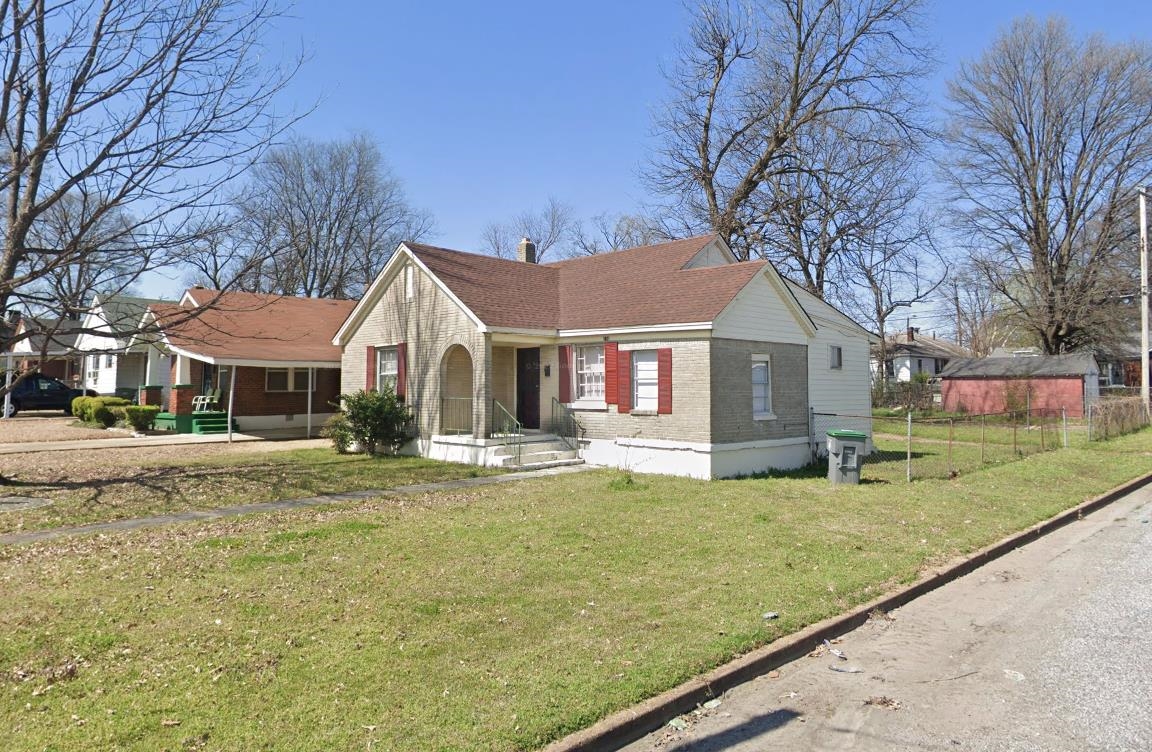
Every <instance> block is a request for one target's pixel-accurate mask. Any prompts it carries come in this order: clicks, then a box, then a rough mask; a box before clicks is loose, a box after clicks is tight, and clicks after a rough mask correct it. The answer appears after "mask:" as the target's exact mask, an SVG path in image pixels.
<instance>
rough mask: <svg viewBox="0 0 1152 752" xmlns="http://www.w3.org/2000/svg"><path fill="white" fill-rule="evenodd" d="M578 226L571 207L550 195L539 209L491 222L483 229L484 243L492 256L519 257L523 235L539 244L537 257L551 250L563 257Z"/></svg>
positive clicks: (482, 239)
mask: <svg viewBox="0 0 1152 752" xmlns="http://www.w3.org/2000/svg"><path fill="white" fill-rule="evenodd" d="M576 227H577V224H576V220H575V219H574V217H573V214H572V209H571V207H569V206H568V205H567V204H565V203H563V202H561V201H559V200H558V199H556V198H552V197H550V198H549V199H548V202H547V203H546V204H545V205H544V207H543V208H542V209H540V210H538V211H537V210H530V211H525V212H523V213H521V214H519V215H518V216H516V217H515V218H513V219H512V220H510V221H506V222H491V223H489V224H488V225H487V226H486V227H485V228H484V230H483V231H482V232H481V235H480V247H481V250H483V251H484V253H487V254H489V255H492V256H498V257H500V258H509V259H510V258H516V246H517V244H518V243H519V242H520V239H521V238H530V239H531V240H532V242H534V243H535V244H536V260H537V261H542V260H543V259H544V257H545V256H546V255H548V254H549V253H550V254H551V255H552V256H553V257H557V256H559V257H563V256H564V255H565V253H566V251H567V248H566V247H565V246H566V244H567V243H568V242H569V240H570V239H571V237H572V234H573V232H574V231H575V229H576Z"/></svg>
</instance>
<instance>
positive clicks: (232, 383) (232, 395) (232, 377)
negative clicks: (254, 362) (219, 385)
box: [228, 365, 238, 444]
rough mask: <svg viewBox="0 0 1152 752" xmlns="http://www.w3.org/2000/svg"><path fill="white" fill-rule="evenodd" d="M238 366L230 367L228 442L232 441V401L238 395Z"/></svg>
mask: <svg viewBox="0 0 1152 752" xmlns="http://www.w3.org/2000/svg"><path fill="white" fill-rule="evenodd" d="M237 368H238V366H235V365H233V366H230V367H229V368H228V443H229V444H231V443H232V403H233V401H234V398H235V397H236V369H237Z"/></svg>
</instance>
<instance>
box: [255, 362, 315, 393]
mask: <svg viewBox="0 0 1152 752" xmlns="http://www.w3.org/2000/svg"><path fill="white" fill-rule="evenodd" d="M308 381H309V378H308V369H307V368H265V369H264V391H266V392H307V391H308ZM312 391H316V381H315V377H313V379H312Z"/></svg>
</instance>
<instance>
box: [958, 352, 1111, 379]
mask: <svg viewBox="0 0 1152 752" xmlns="http://www.w3.org/2000/svg"><path fill="white" fill-rule="evenodd" d="M1099 370H1100V368H1099V366H1098V365H1097V363H1096V359H1095V358H1094V357H1092V356H1091V355H1088V354H1076V355H1040V356H1037V357H1024V358H957V359H956V360H953V361H952V362H951V363H949V364H948V367H947V368H945V369H944V370H943V371H942V372H941V373H940V378H942V379H998V378H1000V379H1002V378H1030V377H1041V376H1085V375H1087V374H1089V373H1092V372H1094V371H1097V372H1098V371H1099Z"/></svg>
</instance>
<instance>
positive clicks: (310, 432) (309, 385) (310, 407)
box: [305, 367, 315, 439]
mask: <svg viewBox="0 0 1152 752" xmlns="http://www.w3.org/2000/svg"><path fill="white" fill-rule="evenodd" d="M313 370H315V369H313V368H312V367H309V368H308V433H307V434H305V438H309V439H310V438H312V371H313Z"/></svg>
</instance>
